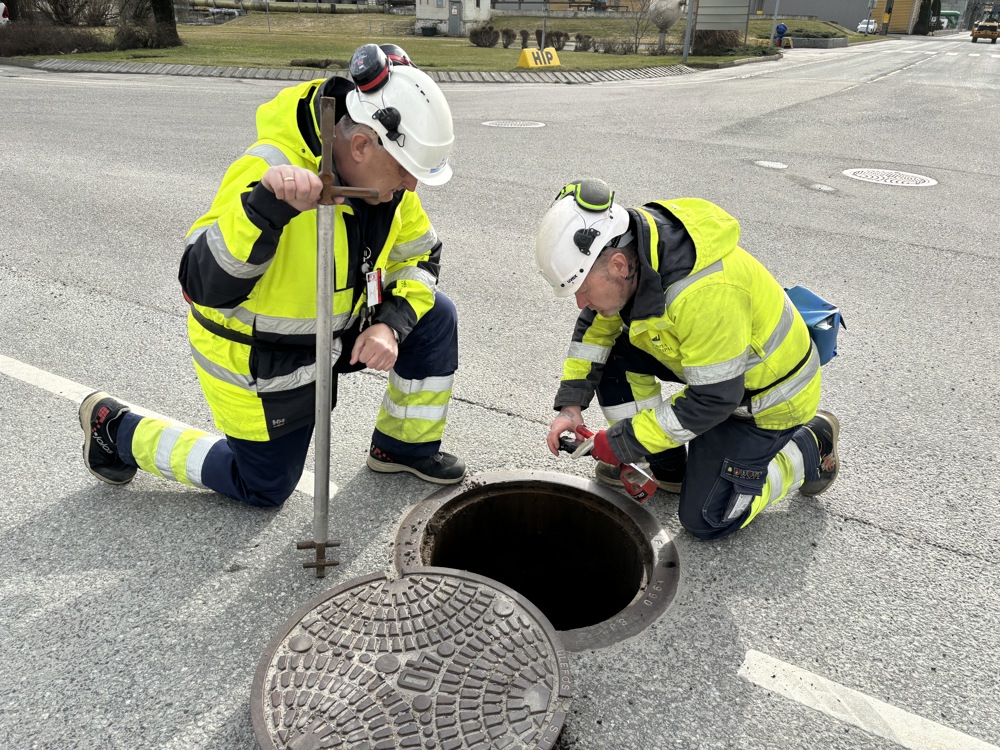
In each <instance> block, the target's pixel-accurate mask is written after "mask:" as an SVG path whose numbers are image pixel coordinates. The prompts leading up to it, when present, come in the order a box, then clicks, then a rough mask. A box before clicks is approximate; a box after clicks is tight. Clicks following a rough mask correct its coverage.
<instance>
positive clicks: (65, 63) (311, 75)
mask: <svg viewBox="0 0 1000 750" xmlns="http://www.w3.org/2000/svg"><path fill="white" fill-rule="evenodd" d="M0 63H2V64H5V65H20V66H22V67H28V68H39V69H42V70H51V71H59V72H62V73H140V74H148V75H167V76H198V77H209V78H245V79H247V78H266V79H271V80H281V81H311V80H313V79H316V78H328V77H330V76H343V77H346V76H347V72H346V71H342V70H337V71H326V70H323V69H321V68H286V69H280V70H279V69H271V68H237V67H220V66H211V65H182V64H164V63H138V62H95V61H92V60H61V59H57V58H51V57H50V58H47V59H45V60H40V61H37V62H34V61H25V60H18V59H17V58H0ZM421 70H423V71H424V72H425V73H427V75H429V76H430V77H431V78H432V79H433V80H435V81H437V82H439V83H570V84H572V83H599V82H601V81H632V80H636V79H646V78H664V77H666V76H678V75H687V74H688V73H695V72H697V71H696V70H695V69H694V68H691V67H688V66H686V65H659V66H656V67H652V68H642V69H640V70H600V71H598V70H593V71H564V70H551V71H538V72H536V71H527V70H526V71H514V72H499V73H497V72H484V73H474V72H464V71H463V72H456V71H440V70H427V69H426V68H421Z"/></svg>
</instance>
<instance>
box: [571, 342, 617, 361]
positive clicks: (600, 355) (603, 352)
mask: <svg viewBox="0 0 1000 750" xmlns="http://www.w3.org/2000/svg"><path fill="white" fill-rule="evenodd" d="M610 356H611V347H610V346H598V345H597V344H584V343H581V342H579V341H574V342H572V343H571V344H570V345H569V351H567V352H566V358H567V359H583V360H586V361H587V362H596V363H597V364H599V365H603V364H604V363H605V362H607V361H608V357H610Z"/></svg>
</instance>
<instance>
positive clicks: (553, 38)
mask: <svg viewBox="0 0 1000 750" xmlns="http://www.w3.org/2000/svg"><path fill="white" fill-rule="evenodd" d="M568 41H569V34H567V33H566V32H565V31H550V32H549V33H548V34H547V35H546V37H545V44H546V45H547V46H549V47H552V48H553V49H554V50H555V51H556V52H561V51H562V50H563V48H564V47H565V46H566V42H568Z"/></svg>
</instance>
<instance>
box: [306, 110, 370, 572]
mask: <svg viewBox="0 0 1000 750" xmlns="http://www.w3.org/2000/svg"><path fill="white" fill-rule="evenodd" d="M336 125H337V123H336V100H335V99H333V98H332V97H328V96H324V97H323V98H322V99H321V100H320V139H321V141H322V157H321V162H320V173H319V177H320V180H321V181H322V182H323V190H322V192H321V193H320V198H319V205H318V206H317V207H316V245H317V246H316V410H315V417H316V442H315V446H316V458H315V466H314V480H315V484H314V485H313V538H312V540H307V541H303V542H298V543H297V545H296V547H297V548H298V549H315V550H316V560H315V562H306V563H302V567H303V568H315V569H316V577H317V578H325V577H326V568H327V567H328V566H334V565H339V564H340V560H338V559H327V556H326V548H327V547H339V546H340V540H339V539H329V538H328V537H329V520H330V409H331V408H332V406H333V404H332V401H333V293H334V287H335V281H334V279H335V271H336V269H335V260H334V258H335V254H334V246H333V243H334V228H335V224H336V219H337V206H336V204H335V202H334V199H335V198H340V197H344V198H378V195H379V192H378V190H376V189H374V188H350V187H341V186H339V185H334V184H333V140H334V137H335V131H336Z"/></svg>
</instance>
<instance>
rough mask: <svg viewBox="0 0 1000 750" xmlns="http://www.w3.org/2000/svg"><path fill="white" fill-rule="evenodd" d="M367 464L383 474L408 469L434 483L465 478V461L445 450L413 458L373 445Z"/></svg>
mask: <svg viewBox="0 0 1000 750" xmlns="http://www.w3.org/2000/svg"><path fill="white" fill-rule="evenodd" d="M367 464H368V468H369V469H371V470H372V471H377V472H379V473H382V474H395V473H396V472H399V471H407V472H409V473H410V474H413V475H414V476H416V477H420V478H421V479H423V480H424V481H425V482H433V483H434V484H458V483H459V482H461V481H462V480H463V479H464V478H465V461H463V460H462V459H460V458H458V457H457V456H453V455H451V454H450V453H445V452H444V451H439V452H438V453H435V454H434V455H433V456H418V457H416V458H412V457H410V456H395V455H392V454H391V453H386V452H385V451H384V450H381V449H379V448H376V447H375V446H374V445H373V446H372V447H371V448H370V449H369V451H368V460H367Z"/></svg>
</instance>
